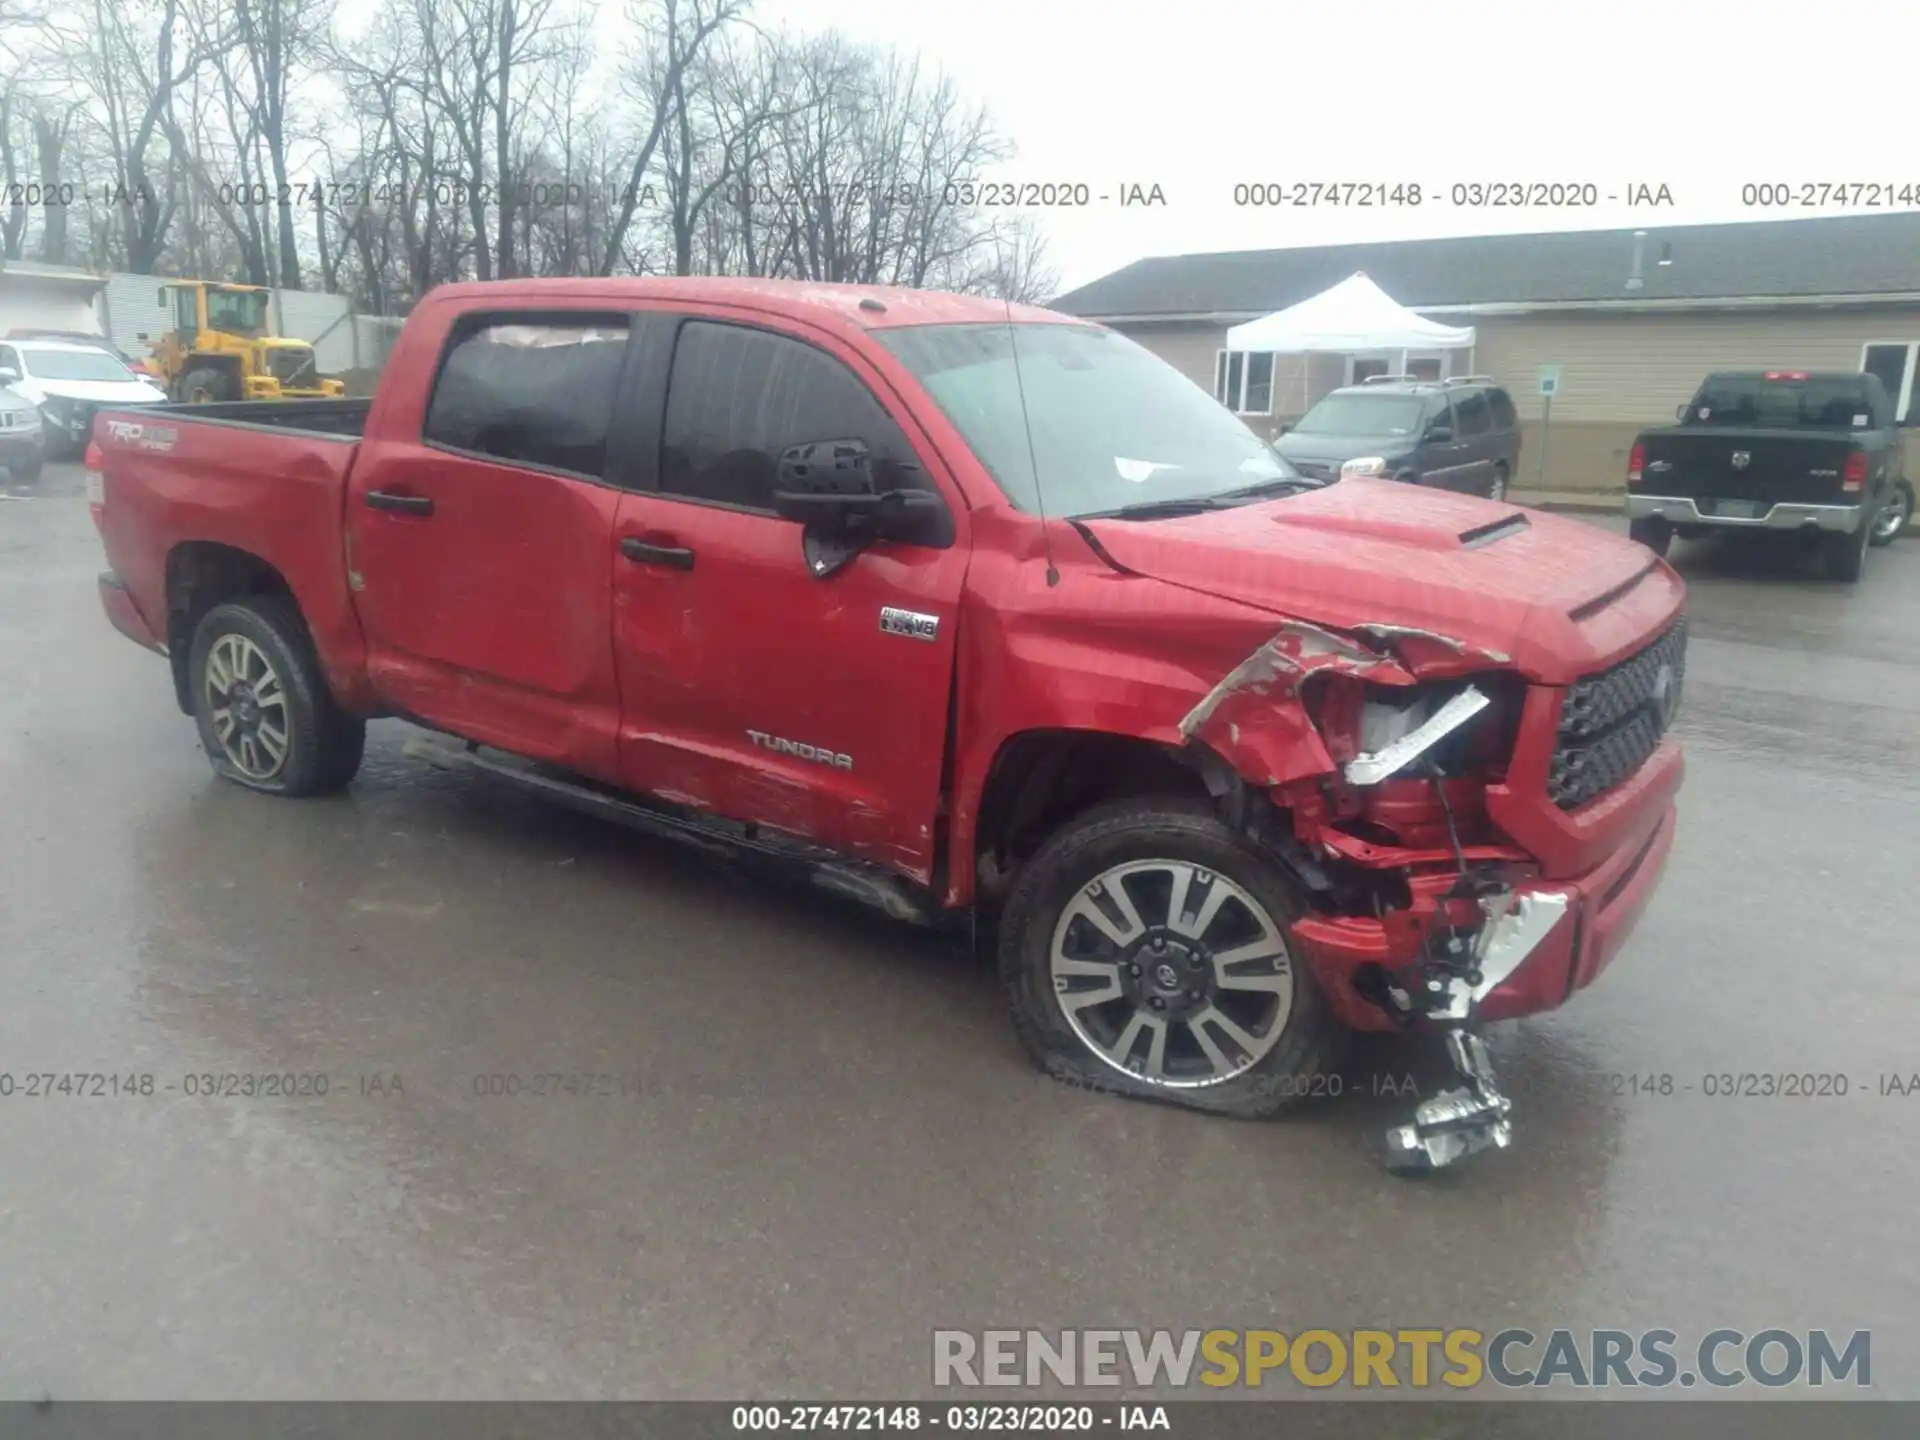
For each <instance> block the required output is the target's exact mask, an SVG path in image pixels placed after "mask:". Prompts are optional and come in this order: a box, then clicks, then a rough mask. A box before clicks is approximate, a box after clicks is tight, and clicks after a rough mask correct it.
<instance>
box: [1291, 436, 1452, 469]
mask: <svg viewBox="0 0 1920 1440" xmlns="http://www.w3.org/2000/svg"><path fill="white" fill-rule="evenodd" d="M1418 443H1419V437H1418V436H1415V435H1302V434H1300V433H1298V432H1297V431H1291V430H1290V431H1288V432H1287V433H1286V434H1285V435H1282V436H1281V437H1280V438H1279V439H1278V440H1276V441H1275V442H1274V445H1273V448H1274V449H1275V450H1278V451H1279V452H1280V454H1281V456H1282V458H1284V459H1287V460H1309V461H1312V460H1318V461H1321V462H1322V463H1326V462H1331V463H1332V464H1335V465H1339V464H1342V463H1344V462H1345V461H1348V460H1352V459H1356V458H1357V457H1359V456H1361V455H1379V456H1382V457H1388V456H1394V455H1405V454H1406V453H1407V452H1408V451H1410V450H1412V449H1414V448H1415V446H1416V445H1418Z"/></svg>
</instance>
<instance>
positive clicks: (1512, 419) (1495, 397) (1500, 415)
mask: <svg viewBox="0 0 1920 1440" xmlns="http://www.w3.org/2000/svg"><path fill="white" fill-rule="evenodd" d="M1487 405H1488V407H1489V408H1490V409H1491V410H1492V411H1493V428H1494V429H1496V430H1514V429H1518V428H1519V425H1520V417H1519V415H1518V414H1517V413H1515V411H1514V408H1513V397H1512V396H1511V395H1509V394H1507V392H1506V391H1504V390H1489V391H1488V392H1487Z"/></svg>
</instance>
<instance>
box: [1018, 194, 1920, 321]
mask: <svg viewBox="0 0 1920 1440" xmlns="http://www.w3.org/2000/svg"><path fill="white" fill-rule="evenodd" d="M1639 243H1640V248H1641V253H1642V267H1641V274H1642V276H1643V279H1644V282H1645V283H1644V284H1643V285H1642V286H1641V287H1639V288H1633V289H1630V288H1629V287H1628V285H1627V279H1628V277H1629V276H1630V275H1631V274H1632V272H1633V261H1634V247H1635V231H1634V230H1633V229H1620V230H1569V231H1558V232H1547V233H1541V234H1530V235H1473V236H1460V237H1451V238H1447V239H1440V240H1388V241H1377V242H1374V243H1372V244H1365V245H1310V246H1302V247H1300V248H1298V249H1292V250H1242V251H1234V252H1229V253H1223V254H1212V255H1162V256H1155V257H1153V258H1150V259H1146V260H1137V261H1135V262H1134V263H1133V264H1131V265H1129V266H1127V267H1126V268H1125V269H1122V270H1116V271H1114V272H1113V273H1112V274H1111V275H1106V276H1103V277H1102V278H1101V279H1098V280H1095V281H1094V282H1092V283H1091V284H1089V285H1083V286H1081V287H1080V288H1079V289H1077V290H1072V291H1069V292H1068V293H1067V294H1065V295H1062V296H1060V297H1059V298H1058V299H1056V300H1054V301H1052V302H1051V308H1053V309H1055V310H1059V311H1063V312H1064V313H1066V314H1068V315H1078V316H1082V317H1085V318H1087V319H1093V320H1107V319H1121V318H1128V319H1151V318H1156V317H1158V318H1164V319H1175V318H1194V319H1198V318H1202V317H1205V318H1208V319H1229V318H1231V319H1235V320H1238V319H1243V318H1251V317H1253V316H1256V315H1265V314H1269V313H1271V312H1272V311H1275V310H1282V309H1285V308H1286V307H1287V306H1289V305H1293V304H1296V303H1297V302H1299V301H1301V300H1305V299H1306V298H1308V297H1309V296H1311V295H1316V294H1318V293H1319V292H1320V291H1322V290H1325V289H1326V288H1327V287H1328V286H1330V285H1333V284H1336V283H1337V282H1339V281H1341V280H1344V279H1346V278H1347V277H1348V276H1349V275H1351V274H1353V273H1354V271H1356V270H1363V271H1365V272H1366V273H1367V274H1368V275H1369V276H1371V277H1372V278H1373V279H1374V280H1375V281H1377V282H1378V283H1379V285H1380V286H1381V288H1382V289H1384V290H1385V291H1386V292H1387V293H1388V294H1389V295H1391V296H1393V298H1394V299H1395V300H1398V301H1399V302H1400V303H1401V304H1402V305H1406V306H1408V307H1410V308H1412V309H1416V310H1449V309H1460V310H1468V311H1469V312H1471V311H1472V310H1475V309H1484V310H1494V311H1498V310H1503V309H1523V308H1524V309H1541V308H1557V307H1561V306H1568V307H1579V308H1589V307H1592V306H1596V305H1606V306H1615V305H1618V306H1642V305H1654V306H1660V307H1662V308H1664V307H1665V306H1669V305H1687V306H1693V305H1705V304H1710V303H1712V302H1716V301H1718V302H1726V301H1747V302H1754V301H1763V300H1785V301H1787V302H1789V303H1791V302H1793V301H1795V300H1801V301H1805V300H1811V299H1814V298H1816V297H1817V298H1822V299H1824V298H1830V297H1840V296H1844V297H1849V298H1859V299H1869V300H1872V299H1878V300H1891V299H1893V298H1895V297H1920V211H1915V212H1901V213H1895V214H1885V215H1846V216H1823V217H1818V218H1813V219H1803V220H1774V221H1752V222H1747V223H1743V224H1731V225H1669V226H1651V225H1650V226H1647V227H1645V238H1644V240H1642V241H1640V242H1639ZM1663 259H1664V260H1666V261H1667V262H1669V263H1666V264H1662V263H1660V262H1661V261H1662V260H1663Z"/></svg>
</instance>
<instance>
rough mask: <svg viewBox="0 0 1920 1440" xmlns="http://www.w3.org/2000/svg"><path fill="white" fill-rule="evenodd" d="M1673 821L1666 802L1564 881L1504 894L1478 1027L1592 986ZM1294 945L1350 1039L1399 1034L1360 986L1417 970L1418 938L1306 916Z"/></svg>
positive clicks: (1622, 937) (1638, 909)
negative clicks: (1360, 1033)
mask: <svg viewBox="0 0 1920 1440" xmlns="http://www.w3.org/2000/svg"><path fill="white" fill-rule="evenodd" d="M1677 814H1678V812H1677V809H1676V807H1675V805H1674V803H1673V801H1672V799H1671V798H1668V799H1667V800H1666V802H1665V804H1664V805H1663V806H1662V807H1661V808H1660V809H1659V810H1658V811H1656V812H1655V813H1654V816H1653V818H1652V821H1651V823H1650V824H1648V825H1647V826H1645V827H1643V828H1641V829H1640V830H1639V831H1638V832H1637V833H1635V834H1633V835H1632V836H1630V838H1629V839H1628V841H1627V843H1625V844H1623V845H1622V846H1621V847H1620V848H1619V849H1617V850H1615V851H1614V852H1613V853H1612V854H1611V855H1610V856H1608V858H1607V859H1605V860H1604V861H1602V862H1601V863H1600V864H1599V865H1597V866H1595V867H1594V868H1592V869H1591V870H1588V871H1587V872H1585V873H1584V874H1581V875H1579V876H1576V877H1573V878H1571V879H1544V878H1535V879H1529V880H1523V881H1521V882H1519V883H1518V884H1517V885H1515V886H1514V887H1513V889H1512V891H1511V904H1510V908H1509V909H1508V910H1507V912H1506V914H1505V916H1504V918H1499V919H1494V920H1491V921H1490V922H1489V924H1488V925H1487V927H1486V929H1485V930H1484V931H1483V936H1482V939H1483V940H1484V942H1485V943H1486V945H1487V949H1486V950H1485V951H1484V952H1483V954H1482V956H1481V960H1480V968H1481V970H1482V973H1483V975H1485V976H1487V977H1489V978H1488V979H1487V980H1486V982H1485V984H1484V986H1483V987H1481V990H1482V993H1480V994H1478V995H1477V996H1476V1004H1475V1007H1474V1013H1475V1016H1476V1018H1477V1019H1479V1020H1503V1019H1511V1018H1514V1017H1516V1016H1520V1015H1533V1014H1537V1013H1539V1012H1541V1011H1543V1010H1551V1009H1554V1008H1555V1007H1556V1006H1558V1005H1561V1004H1562V1003H1564V1002H1565V1001H1566V1000H1567V998H1568V997H1569V996H1571V995H1572V994H1573V993H1574V992H1575V991H1576V990H1580V989H1582V988H1584V987H1585V986H1587V985H1590V984H1592V983H1593V981H1594V979H1595V978H1596V977H1597V976H1598V975H1599V974H1600V972H1601V971H1602V970H1604V969H1606V967H1607V966H1608V964H1610V963H1611V962H1612V960H1613V958H1614V956H1615V955H1617V954H1618V953H1619V951H1620V947H1621V946H1622V945H1623V944H1624V943H1625V941H1626V938H1627V936H1628V934H1629V933H1630V932H1631V931H1632V929H1633V927H1634V925H1635V923H1636V922H1637V921H1638V920H1639V918H1640V916H1641V914H1642V913H1643V912H1644V911H1645V910H1646V907H1647V902H1648V901H1649V900H1650V899H1651V898H1652V896H1653V891H1654V888H1655V886H1656V885H1657V884H1658V882H1659V878H1660V873H1661V871H1662V869H1663V868H1664V867H1665V865H1666V860H1667V853H1668V851H1669V850H1670V849H1671V847H1672V844H1673V834H1674V828H1675V825H1676V820H1677ZM1293 941H1294V947H1295V953H1296V954H1297V955H1298V956H1299V957H1300V958H1301V960H1302V961H1303V962H1304V963H1305V964H1306V965H1307V967H1308V969H1309V970H1310V971H1311V972H1312V974H1313V977H1314V979H1315V980H1316V981H1318V982H1319V986H1320V990H1321V993H1322V994H1324V995H1325V996H1326V998H1327V1001H1328V1003H1329V1005H1330V1006H1331V1007H1332V1009H1333V1011H1334V1013H1335V1014H1336V1015H1338V1017H1339V1018H1340V1020H1341V1021H1342V1023H1344V1024H1346V1025H1347V1026H1349V1027H1350V1028H1352V1029H1355V1030H1374V1031H1381V1030H1394V1029H1397V1028H1399V1026H1400V1023H1401V1022H1400V1021H1398V1020H1396V1019H1395V1018H1394V1016H1393V1015H1391V1014H1389V1013H1388V1012H1387V1011H1386V1010H1383V1009H1382V1008H1381V1006H1380V1005H1379V1004H1378V1003H1376V1002H1375V1001H1374V1000H1373V999H1371V998H1369V996H1368V994H1367V993H1366V989H1367V987H1366V980H1365V979H1364V978H1363V977H1364V976H1365V975H1367V974H1368V973H1369V972H1375V973H1377V972H1379V971H1385V972H1389V973H1392V972H1396V971H1401V970H1404V969H1406V968H1407V967H1409V966H1411V965H1414V964H1416V963H1417V962H1418V961H1419V959H1420V957H1421V953H1422V951H1423V949H1424V946H1425V943H1426V937H1425V936H1424V935H1423V934H1421V933H1419V932H1418V931H1417V930H1414V929H1412V928H1409V927H1399V926H1389V925H1387V924H1386V923H1385V922H1384V921H1381V920H1377V919H1372V918H1367V917H1359V916H1329V915H1310V916H1307V917H1305V918H1303V919H1301V920H1299V921H1296V922H1295V924H1294V926H1293ZM1427 1013H1431V1012H1427ZM1434 1018H1443V1017H1441V1016H1438V1015H1436V1016H1435V1017H1434Z"/></svg>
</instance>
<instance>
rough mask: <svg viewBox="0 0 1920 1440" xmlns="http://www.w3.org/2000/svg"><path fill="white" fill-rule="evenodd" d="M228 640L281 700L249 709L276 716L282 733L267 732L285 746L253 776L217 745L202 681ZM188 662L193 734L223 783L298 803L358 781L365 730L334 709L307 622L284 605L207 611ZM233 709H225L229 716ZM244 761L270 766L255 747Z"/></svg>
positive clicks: (209, 694)
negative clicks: (274, 683)
mask: <svg viewBox="0 0 1920 1440" xmlns="http://www.w3.org/2000/svg"><path fill="white" fill-rule="evenodd" d="M230 636H237V637H239V638H240V642H244V643H243V644H239V646H238V648H241V649H244V648H245V646H246V645H250V646H252V647H253V649H254V650H255V651H257V652H258V654H259V655H260V656H261V657H262V659H263V660H264V662H265V665H266V666H267V667H269V668H270V670H271V674H272V675H273V677H275V678H277V680H278V682H279V694H280V695H281V696H282V697H283V699H282V700H281V701H279V702H278V703H268V704H265V705H256V706H255V707H254V708H255V710H256V711H264V712H266V713H267V714H269V715H271V714H272V712H274V711H276V710H277V711H278V716H277V718H279V719H280V720H282V721H283V727H274V730H273V731H271V732H270V733H278V734H280V735H282V736H283V737H284V740H283V749H282V754H281V756H280V757H279V759H278V762H277V763H276V764H274V765H272V766H271V767H267V766H257V767H255V769H254V770H253V771H252V772H250V771H249V769H248V767H247V766H246V765H245V763H244V760H243V756H242V755H241V754H237V753H234V752H232V751H230V750H229V748H228V746H227V744H225V743H223V741H222V740H221V737H220V734H219V732H218V730H217V729H216V721H215V716H214V709H215V707H214V704H213V700H214V693H213V692H214V691H215V690H217V689H218V688H219V687H218V685H217V680H216V678H215V677H214V676H211V675H210V674H209V670H208V666H209V664H210V663H212V659H213V655H214V650H215V647H216V646H218V645H220V644H221V642H222V641H223V640H226V639H227V637H230ZM228 648H229V649H230V648H232V647H231V646H230V647H228ZM222 653H223V656H224V655H225V654H227V653H228V651H227V650H224V649H223V652H222ZM188 654H189V658H188V662H187V676H188V686H189V693H190V694H191V696H192V699H193V718H194V724H195V725H196V726H197V727H198V729H199V731H200V745H201V748H202V749H204V750H205V751H206V752H207V759H208V761H209V763H211V764H212V766H213V771H214V773H215V774H216V775H218V776H220V777H221V778H222V779H223V780H231V781H233V783H234V784H236V785H244V786H246V787H247V788H248V789H249V790H259V791H263V792H264V793H266V794H269V795H284V796H287V797H290V798H297V797H303V796H309V795H329V794H332V793H334V792H335V791H338V790H341V789H344V788H345V787H346V786H347V784H348V783H350V782H351V781H352V779H353V777H354V776H355V775H356V774H358V773H359V771H360V760H361V756H362V755H363V753H364V752H365V749H366V743H367V727H366V723H365V722H364V721H362V720H360V719H358V718H357V717H355V716H352V715H349V714H347V713H346V712H345V711H344V710H342V709H341V708H340V707H339V705H338V704H337V703H336V702H335V700H334V698H333V692H332V691H331V690H329V689H328V688H327V681H326V676H325V674H324V673H323V672H322V671H321V669H320V661H319V658H318V657H317V656H316V655H315V653H314V648H313V639H312V637H311V636H310V635H308V633H307V626H306V622H305V621H304V620H302V619H301V617H300V610H299V607H298V606H296V605H295V604H294V603H293V601H292V600H291V599H290V598H288V597H287V596H284V595H250V596H248V597H247V598H245V599H244V600H236V601H230V602H229V603H227V604H224V605H216V606H214V607H213V608H212V609H211V610H209V611H207V613H206V614H205V615H203V616H202V617H201V619H200V623H199V624H198V625H197V626H195V627H194V632H193V645H192V648H191V650H190V651H189V652H188ZM259 684H260V687H261V688H262V689H263V690H264V689H265V688H266V687H265V682H264V677H263V678H262V680H261V681H260V682H259ZM227 693H228V694H229V695H230V694H231V693H232V692H231V691H228V692H227ZM246 698H251V697H250V694H249V696H247V697H243V699H242V700H237V701H235V702H234V705H238V704H241V703H243V701H244V699H246ZM234 705H230V706H228V707H227V708H228V709H229V710H232V709H233V708H234ZM251 753H253V754H255V755H256V756H260V755H267V756H268V758H272V757H271V755H270V754H269V752H268V751H266V750H265V749H263V748H261V743H260V742H256V745H255V747H254V749H253V751H252V752H251ZM262 771H264V773H261V772H262Z"/></svg>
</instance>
